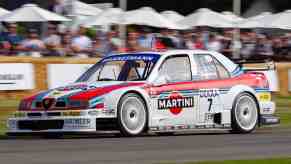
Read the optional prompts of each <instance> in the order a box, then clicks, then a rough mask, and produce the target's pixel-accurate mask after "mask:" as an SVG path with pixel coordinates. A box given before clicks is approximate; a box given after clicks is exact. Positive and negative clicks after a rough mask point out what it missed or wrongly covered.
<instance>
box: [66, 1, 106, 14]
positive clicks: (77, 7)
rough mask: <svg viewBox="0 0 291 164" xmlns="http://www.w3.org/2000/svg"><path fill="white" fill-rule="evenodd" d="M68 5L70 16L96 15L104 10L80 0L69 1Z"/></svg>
mask: <svg viewBox="0 0 291 164" xmlns="http://www.w3.org/2000/svg"><path fill="white" fill-rule="evenodd" d="M66 7H67V8H68V10H69V11H70V13H69V16H80V15H83V16H94V15H98V14H100V13H101V12H102V10H101V9H99V8H97V7H94V6H93V5H90V4H87V3H84V2H81V1H78V0H73V1H68V2H67V4H66Z"/></svg>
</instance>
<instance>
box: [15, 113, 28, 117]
mask: <svg viewBox="0 0 291 164" xmlns="http://www.w3.org/2000/svg"><path fill="white" fill-rule="evenodd" d="M13 117H14V118H21V117H26V113H25V112H15V113H13Z"/></svg>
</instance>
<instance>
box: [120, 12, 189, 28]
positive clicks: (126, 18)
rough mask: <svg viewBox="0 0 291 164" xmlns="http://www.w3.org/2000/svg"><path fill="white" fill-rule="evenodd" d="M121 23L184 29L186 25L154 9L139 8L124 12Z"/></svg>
mask: <svg viewBox="0 0 291 164" xmlns="http://www.w3.org/2000/svg"><path fill="white" fill-rule="evenodd" d="M122 19H123V20H122V24H126V25H129V24H136V25H147V26H153V27H160V28H169V29H186V28H187V27H186V26H183V25H179V24H177V23H175V22H172V21H171V20H169V19H167V18H165V17H164V16H162V15H161V14H159V13H158V12H156V11H155V10H154V9H150V8H147V7H146V8H140V9H136V10H131V11H128V12H125V13H124V14H123V18H122Z"/></svg>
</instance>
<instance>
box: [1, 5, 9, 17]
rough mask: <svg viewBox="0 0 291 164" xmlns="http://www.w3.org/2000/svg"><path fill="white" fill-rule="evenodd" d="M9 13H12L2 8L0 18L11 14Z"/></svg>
mask: <svg viewBox="0 0 291 164" xmlns="http://www.w3.org/2000/svg"><path fill="white" fill-rule="evenodd" d="M9 13H10V11H8V10H6V9H3V8H1V7H0V16H2V15H6V14H9Z"/></svg>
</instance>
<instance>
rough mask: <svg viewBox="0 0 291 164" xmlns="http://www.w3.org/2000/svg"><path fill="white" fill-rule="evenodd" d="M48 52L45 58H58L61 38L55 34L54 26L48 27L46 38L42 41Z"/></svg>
mask: <svg viewBox="0 0 291 164" xmlns="http://www.w3.org/2000/svg"><path fill="white" fill-rule="evenodd" d="M43 42H44V43H45V46H46V48H47V50H48V53H47V56H58V55H59V54H58V51H57V50H58V48H59V47H60V46H61V37H60V36H59V35H58V34H57V28H56V25H54V24H49V25H48V32H47V36H46V37H45V38H44V39H43Z"/></svg>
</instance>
